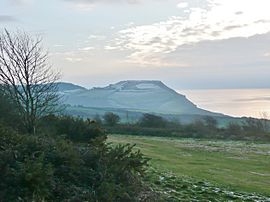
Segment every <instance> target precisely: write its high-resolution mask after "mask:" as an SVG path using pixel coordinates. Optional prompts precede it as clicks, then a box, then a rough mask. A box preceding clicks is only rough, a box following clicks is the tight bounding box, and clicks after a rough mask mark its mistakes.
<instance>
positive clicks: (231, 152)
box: [108, 135, 270, 201]
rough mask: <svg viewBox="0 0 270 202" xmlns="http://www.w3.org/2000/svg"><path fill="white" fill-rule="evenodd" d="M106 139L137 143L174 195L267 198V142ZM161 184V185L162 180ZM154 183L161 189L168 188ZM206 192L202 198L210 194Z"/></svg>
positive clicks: (269, 165) (269, 193) (269, 197)
mask: <svg viewBox="0 0 270 202" xmlns="http://www.w3.org/2000/svg"><path fill="white" fill-rule="evenodd" d="M108 142H112V143H113V144H118V143H123V144H126V143H129V144H136V146H135V147H134V149H139V150H141V151H142V153H143V154H145V155H146V156H147V157H149V158H151V160H150V165H151V167H152V169H153V170H154V171H153V172H154V173H155V175H156V176H157V175H159V177H158V178H159V180H160V179H163V180H167V181H166V183H167V185H168V186H169V187H174V188H173V190H174V191H172V192H175V193H173V195H175V196H177V197H180V198H181V197H182V198H183V196H184V195H183V194H186V195H188V196H192V193H196V191H199V192H200V193H203V192H205V191H206V192H209V193H210V194H211V193H217V192H219V193H220V194H219V195H222V193H223V194H224V197H225V198H226V197H230V195H231V196H232V197H233V195H235V196H238V195H239V197H240V198H237V197H236V198H235V199H238V200H239V201H242V200H241V197H244V198H242V199H243V200H244V199H247V201H270V144H269V143H253V142H247V141H222V140H217V141H215V140H199V139H183V138H165V137H145V136H130V135H109V137H108ZM168 176H169V177H168ZM172 176H173V179H174V180H173V181H171V178H172ZM156 180H158V179H157V177H156ZM166 183H165V184H166ZM170 183H173V184H174V185H172V184H170ZM183 183H184V185H183ZM160 184H161V185H162V186H164V183H160ZM179 184H181V186H180V187H179ZM156 185H157V189H159V190H161V191H162V190H163V191H164V190H166V189H167V188H168V186H167V187H162V186H158V183H157V184H156ZM189 186H190V187H192V189H191V190H189V191H188V192H186V193H184V192H183V193H177V192H179V191H183V189H182V188H181V187H189ZM198 187H199V189H198ZM163 188H164V189H163ZM194 188H196V189H198V190H196V189H195V190H194ZM217 190H219V191H217ZM165 192H166V191H165ZM209 193H208V195H207V194H206V196H205V197H206V198H204V199H207V197H209V196H210V195H209ZM237 193H238V194H237ZM240 193H241V194H240ZM225 195H226V196H225ZM170 196H172V195H170ZM245 197H246V198H245ZM252 197H258V198H252ZM260 197H262V198H260ZM264 197H265V198H264ZM214 198H216V199H217V197H214ZM225 198H221V199H220V200H225ZM192 199H194V198H192ZM227 199H228V200H229V198H226V200H227ZM232 199H233V198H232Z"/></svg>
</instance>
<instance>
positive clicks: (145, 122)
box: [139, 114, 167, 128]
mask: <svg viewBox="0 0 270 202" xmlns="http://www.w3.org/2000/svg"><path fill="white" fill-rule="evenodd" d="M166 124H167V121H166V120H165V119H163V118H162V117H161V116H156V115H153V114H144V115H143V117H142V118H141V119H140V120H139V125H140V126H142V127H149V128H163V127H165V126H166Z"/></svg>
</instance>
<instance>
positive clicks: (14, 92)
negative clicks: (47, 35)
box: [0, 30, 59, 133]
mask: <svg viewBox="0 0 270 202" xmlns="http://www.w3.org/2000/svg"><path fill="white" fill-rule="evenodd" d="M41 42H42V40H41V39H40V38H33V37H31V36H29V35H28V34H26V33H22V32H18V33H10V32H8V31H7V30H4V32H2V34H0V83H1V85H2V87H1V90H2V92H3V93H4V94H6V95H7V96H8V97H9V99H12V102H13V103H14V104H16V108H17V113H18V114H20V116H21V121H22V124H23V126H24V128H25V130H26V131H27V132H28V133H35V129H36V125H37V122H38V120H39V118H40V117H42V116H44V115H47V114H50V113H54V112H55V111H56V109H57V107H56V106H57V104H58V100H59V96H58V93H57V85H56V83H55V82H56V81H57V79H58V77H59V74H58V73H54V72H53V71H52V70H51V68H50V66H49V65H48V64H47V53H46V52H44V51H43V49H42V46H41Z"/></svg>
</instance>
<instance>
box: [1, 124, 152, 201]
mask: <svg viewBox="0 0 270 202" xmlns="http://www.w3.org/2000/svg"><path fill="white" fill-rule="evenodd" d="M132 148H133V147H132V146H130V145H126V146H123V145H119V146H117V147H111V146H109V145H107V144H105V136H99V137H97V138H92V139H91V140H90V141H89V142H88V143H82V144H78V143H73V142H72V141H69V140H67V139H64V138H62V137H55V136H46V135H43V136H41V135H21V134H17V133H16V132H12V131H10V130H8V129H6V128H4V127H2V126H1V128H0V201H3V202H5V201H95V202H96V201H102V202H103V201H104V202H106V201H137V200H138V197H139V196H140V195H141V193H143V192H144V191H145V190H146V187H145V186H144V184H143V183H142V176H143V175H144V172H145V168H146V166H147V161H148V159H146V158H145V157H144V156H143V155H142V154H141V153H140V152H139V151H138V152H132Z"/></svg>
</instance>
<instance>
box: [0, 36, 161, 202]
mask: <svg viewBox="0 0 270 202" xmlns="http://www.w3.org/2000/svg"><path fill="white" fill-rule="evenodd" d="M51 76H52V77H51ZM54 76H55V75H54V74H53V73H51V69H50V68H49V67H47V66H46V55H43V53H42V50H41V49H40V40H33V39H32V38H31V37H29V36H28V35H26V34H18V35H11V34H10V33H9V32H8V31H5V32H4V33H3V34H2V35H1V36H0V82H1V85H0V201H1V202H9V201H12V202H13V201H37V202H39V201H40V202H41V201H59V202H60V201H70V202H71V201H74V202H75V201H89V202H91V201H93V202H98V201H102V202H106V201H108V202H111V201H115V202H117V201H119V202H121V201H125V202H128V201H130V202H133V201H155V200H156V199H157V197H158V196H157V195H156V194H155V193H154V192H153V191H152V190H151V189H150V188H149V187H148V186H147V184H146V183H144V181H143V179H144V176H145V172H146V169H147V166H148V160H149V159H148V158H146V157H144V155H142V153H141V152H140V151H133V147H134V146H132V145H130V144H125V145H117V146H116V147H112V146H111V145H110V144H107V143H106V139H107V136H106V134H105V133H104V131H103V130H102V129H100V127H99V125H98V122H96V121H91V120H89V119H88V120H83V119H80V118H74V117H70V116H60V115H55V114H54V115H53V114H50V113H51V112H55V111H56V109H57V108H58V106H57V104H58V103H57V100H58V95H57V94H56V92H55V89H57V86H56V84H55V83H54V78H56V77H54ZM109 117H110V118H111V119H106V120H110V121H109V122H108V123H109V125H114V124H115V123H117V122H118V120H119V118H118V117H117V116H115V115H114V116H112V115H111V116H109ZM112 123H113V124H112Z"/></svg>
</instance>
